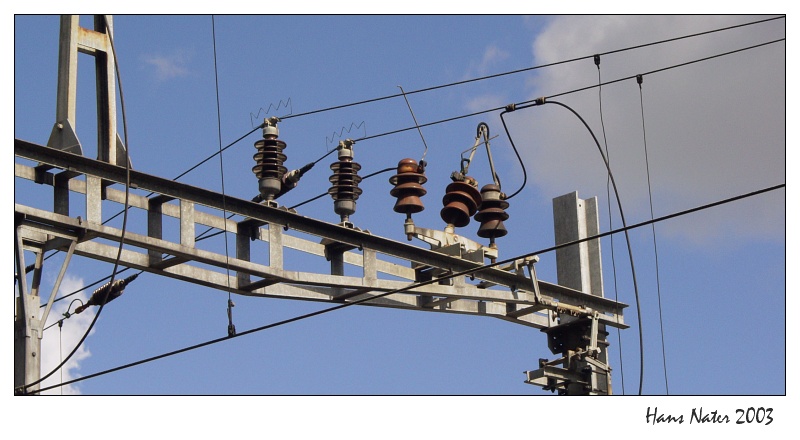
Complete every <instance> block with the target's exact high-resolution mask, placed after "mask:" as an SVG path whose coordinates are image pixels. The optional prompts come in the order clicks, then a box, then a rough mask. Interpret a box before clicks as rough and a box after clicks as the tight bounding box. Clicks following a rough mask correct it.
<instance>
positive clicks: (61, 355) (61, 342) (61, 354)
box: [58, 320, 64, 396]
mask: <svg viewBox="0 0 800 440" xmlns="http://www.w3.org/2000/svg"><path fill="white" fill-rule="evenodd" d="M63 324H64V321H63V320H61V321H59V322H58V359H59V360H63V359H64V352H63V351H62V350H63V345H64V340H63V338H62V333H63V332H62V331H61V327H62V326H63ZM59 371H60V372H61V373H60V374H59V375H60V377H61V379H60V380H61V382H64V369H63V368H60V369H59ZM59 389H60V390H61V395H62V396H63V395H64V387H60V388H59Z"/></svg>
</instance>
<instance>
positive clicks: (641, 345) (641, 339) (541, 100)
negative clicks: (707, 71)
mask: <svg viewBox="0 0 800 440" xmlns="http://www.w3.org/2000/svg"><path fill="white" fill-rule="evenodd" d="M543 104H556V105H559V106H561V107H564V108H566V109H567V110H569V111H570V112H572V114H574V115H575V116H576V117H577V118H578V119H579V120H580V121H581V122H582V123H583V125H584V127H586V129H587V130H588V131H589V134H590V135H591V136H592V139H594V142H595V144H596V145H597V149H598V151H600V156H601V157H602V158H603V164H605V166H606V170H607V171H608V175H609V176H610V177H611V184H612V186H613V187H614V194H615V195H616V198H617V206H618V207H619V213H620V218H621V219H622V226H623V227H625V226H626V222H625V214H624V212H623V210H622V202H621V201H620V197H619V191H618V190H617V184H616V182H615V181H614V174H613V173H612V172H611V167H610V166H609V164H608V159H606V155H605V154H603V148H602V147H601V146H600V142H599V141H598V140H597V136H595V135H594V132H593V131H592V129H591V127H589V124H587V123H586V121H585V120H584V119H583V117H581V115H580V114H578V112H576V111H575V110H573V109H572V108H571V107H570V106H568V105H566V104H563V103H560V102H557V101H548V100H545V98H539V99H537V100H536V101H535V102H534V104H530V105H526V106H521V107H516V106H514V105H509V106H508V107H509V110H507V111H515V110H520V109H523V108H529V107H534V106H539V105H543ZM625 241H626V242H627V244H628V255H629V257H630V264H631V275H632V276H633V290H634V295H635V298H636V312H637V318H638V321H639V359H640V370H639V395H641V394H642V384H643V381H644V336H643V332H642V313H641V305H640V302H639V288H638V285H637V283H636V270H635V268H634V263H633V251H632V249H631V242H630V237H629V236H628V233H627V232H625Z"/></svg>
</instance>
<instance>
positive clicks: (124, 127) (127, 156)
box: [20, 16, 131, 394]
mask: <svg viewBox="0 0 800 440" xmlns="http://www.w3.org/2000/svg"><path fill="white" fill-rule="evenodd" d="M103 23H104V25H105V29H106V35H108V41H109V43H110V44H111V53H112V56H113V57H114V70H115V72H116V76H117V83H118V84H119V100H120V108H121V109H122V130H123V136H124V138H125V148H124V150H125V209H123V212H124V215H123V216H122V232H121V235H120V239H119V247H118V248H117V257H116V258H115V260H114V269H113V270H112V271H111V281H109V285H113V284H114V278H115V277H116V275H117V268H118V267H119V261H120V258H121V257H122V247H123V245H124V244H125V231H126V228H127V224H128V204H129V200H128V197H129V195H130V187H131V167H130V152H129V149H130V144H129V143H128V122H127V118H126V114H125V94H124V93H123V91H122V77H121V75H120V72H119V70H120V69H119V61H118V60H117V50H116V47H115V46H114V38H113V36H112V35H111V29H110V28H109V26H108V20H107V17H106V16H103ZM115 128H116V127H110V128H109V129H110V130H114V129H115ZM114 159H116V158H112V157H111V156H110V155H109V157H108V160H109V162H110V161H111V160H114ZM110 293H111V289H108V290H107V291H106V293H105V296H104V298H103V302H102V303H100V307H99V308H98V309H97V313H95V315H94V318H93V319H92V322H91V323H90V324H89V328H88V329H86V332H85V333H84V335H83V336H82V337H81V339H80V341H78V343H77V344H75V348H73V349H72V351H71V352H70V353H69V355H67V357H66V359H63V360H62V361H61V363H59V364H58V366H56V367H55V368H54V369H53V370H52V371H51V372H49V373H47V374H46V375H44V376H43V377H40V378H39V379H38V380H35V381H33V382H31V383H29V384H25V385H22V386H21V387H20V391H21V392H22V394H27V389H28V388H30V387H32V386H34V385H37V384H39V383H41V382H43V381H44V380H46V379H47V378H49V377H50V376H52V375H53V374H54V373H55V372H56V371H58V370H59V369H60V368H61V367H63V366H64V364H66V363H67V362H68V361H69V360H70V359H71V358H72V356H73V355H75V353H76V352H77V351H78V348H80V346H81V345H82V344H83V341H85V340H86V338H87V337H88V336H89V333H90V332H91V331H92V328H94V325H95V323H96V322H97V319H98V318H99V317H100V313H101V312H102V311H103V307H105V305H106V302H107V301H108V295H109V294H110ZM39 392H40V391H39V390H37V391H36V392H35V393H37V394H38V393H39Z"/></svg>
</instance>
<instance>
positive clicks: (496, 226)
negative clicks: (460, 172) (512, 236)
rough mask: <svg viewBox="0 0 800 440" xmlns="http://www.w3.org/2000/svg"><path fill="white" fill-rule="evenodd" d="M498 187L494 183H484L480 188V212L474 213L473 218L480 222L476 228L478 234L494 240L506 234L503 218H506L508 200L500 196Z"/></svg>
mask: <svg viewBox="0 0 800 440" xmlns="http://www.w3.org/2000/svg"><path fill="white" fill-rule="evenodd" d="M500 195H501V192H500V187H499V186H497V185H495V184H491V183H490V184H488V185H484V187H483V188H481V197H482V198H483V201H482V203H481V207H480V212H478V213H477V214H475V220H477V221H479V222H481V227H480V228H479V229H478V236H479V237H483V238H488V239H490V240H494V239H495V238H497V237H503V236H505V235H506V234H508V230H506V227H505V225H504V224H503V220H508V213H507V212H506V211H505V209H506V208H508V202H507V201H505V200H503V199H502V198H501V196H500Z"/></svg>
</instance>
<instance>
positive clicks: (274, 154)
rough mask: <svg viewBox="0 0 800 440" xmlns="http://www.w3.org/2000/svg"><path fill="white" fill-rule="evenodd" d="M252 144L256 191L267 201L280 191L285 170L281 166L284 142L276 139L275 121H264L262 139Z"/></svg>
mask: <svg viewBox="0 0 800 440" xmlns="http://www.w3.org/2000/svg"><path fill="white" fill-rule="evenodd" d="M253 146H254V147H255V148H256V150H257V152H256V154H254V155H253V159H255V161H256V166H254V167H253V173H255V175H256V177H258V192H259V193H260V194H261V197H262V198H263V199H264V200H266V201H268V202H269V201H272V200H274V199H275V197H276V196H277V194H278V193H280V191H281V182H282V181H283V176H284V175H286V171H287V169H286V167H285V166H283V162H284V161H286V155H285V154H283V149H284V148H286V142H283V141H281V140H279V139H278V127H277V125H276V122H275V121H273V122H272V124H267V123H266V122H265V126H264V139H261V140H258V141H256V143H255V144H254V145H253Z"/></svg>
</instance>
